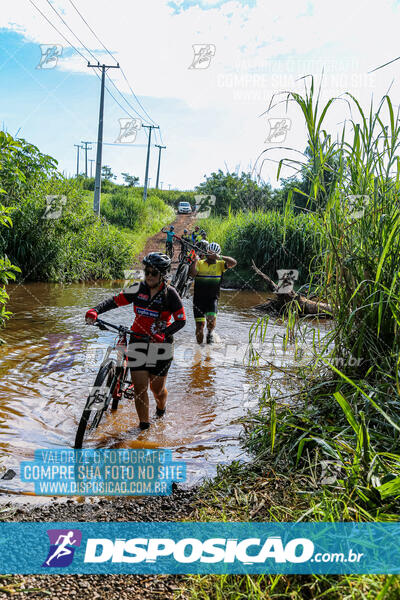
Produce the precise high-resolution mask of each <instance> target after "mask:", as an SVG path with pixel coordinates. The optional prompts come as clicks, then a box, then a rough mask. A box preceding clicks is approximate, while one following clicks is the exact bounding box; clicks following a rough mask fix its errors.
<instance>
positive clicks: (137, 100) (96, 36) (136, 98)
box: [47, 0, 155, 124]
mask: <svg viewBox="0 0 400 600" xmlns="http://www.w3.org/2000/svg"><path fill="white" fill-rule="evenodd" d="M47 1H49V0H47ZM69 2H70V3H71V4H72V6H73V7H74V9H75V10H76V12H77V13H78V15H79V16H80V17H81V19H82V21H83V22H84V23H85V25H86V26H87V27H88V28H89V30H90V31H91V32H92V33H93V35H94V37H95V38H96V40H97V41H98V42H99V43H100V44H101V45H102V46H103V48H104V50H105V51H106V52H107V53H108V54H109V55H110V56H111V58H112V59H113V60H115V62H117V59H116V58H115V57H114V56H113V55H112V53H111V52H110V51H109V50H108V48H107V47H106V46H105V45H104V44H103V42H102V41H101V39H100V38H99V36H98V35H97V34H96V33H95V31H94V30H93V28H92V27H91V26H90V25H89V23H88V22H87V21H86V19H85V18H84V16H83V15H82V13H81V12H80V11H79V10H78V9H77V7H76V6H75V4H74V3H73V2H72V0H69ZM120 71H121V73H122V76H123V78H124V79H125V81H126V83H127V85H128V87H129V90H130V92H131V94H132V96H133V97H134V98H135V100H136V102H137V103H138V104H139V106H140V108H141V109H142V110H143V112H144V114H145V115H146V116H147V117H148V119H149V120H150V121H151V122H152V123H154V124H155V121H154V120H153V119H152V118H151V117H150V115H149V113H148V112H147V111H146V109H145V108H144V106H143V104H142V103H141V102H140V100H139V98H138V97H137V96H136V94H135V92H134V91H133V89H132V86H131V84H130V83H129V81H128V78H127V76H126V75H125V71H124V70H123V68H122V67H120ZM110 81H111V79H110ZM115 87H116V86H115ZM117 89H118V88H117ZM118 91H119V90H118ZM119 93H121V92H119ZM121 95H122V94H121ZM125 101H126V102H127V100H125ZM130 106H131V105H130ZM131 108H132V110H133V111H134V112H136V111H135V109H134V108H133V107H132V106H131ZM136 114H138V115H139V113H137V112H136ZM139 117H140V118H142V116H141V115H139Z"/></svg>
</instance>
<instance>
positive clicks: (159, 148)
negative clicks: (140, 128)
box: [154, 144, 167, 190]
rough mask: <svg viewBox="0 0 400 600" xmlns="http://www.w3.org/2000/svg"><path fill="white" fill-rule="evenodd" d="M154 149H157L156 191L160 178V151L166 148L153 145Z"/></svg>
mask: <svg viewBox="0 0 400 600" xmlns="http://www.w3.org/2000/svg"><path fill="white" fill-rule="evenodd" d="M154 145H155V147H156V148H158V167H157V180H156V190H158V180H159V177H160V162H161V150H162V149H163V148H166V147H167V146H160V145H159V144H154Z"/></svg>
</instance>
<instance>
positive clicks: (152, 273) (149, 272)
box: [144, 269, 159, 277]
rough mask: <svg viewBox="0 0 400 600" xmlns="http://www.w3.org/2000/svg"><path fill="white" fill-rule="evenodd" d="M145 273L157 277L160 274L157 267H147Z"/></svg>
mask: <svg viewBox="0 0 400 600" xmlns="http://www.w3.org/2000/svg"><path fill="white" fill-rule="evenodd" d="M144 274H145V275H146V277H147V276H148V275H151V276H152V277H157V275H159V271H157V270H156V269H145V270H144Z"/></svg>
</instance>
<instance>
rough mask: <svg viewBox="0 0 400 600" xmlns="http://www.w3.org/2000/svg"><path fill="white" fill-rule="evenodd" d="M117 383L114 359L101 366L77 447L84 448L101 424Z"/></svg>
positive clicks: (77, 438)
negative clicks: (84, 444) (91, 434)
mask: <svg viewBox="0 0 400 600" xmlns="http://www.w3.org/2000/svg"><path fill="white" fill-rule="evenodd" d="M116 383H117V375H116V367H115V363H114V361H112V360H111V361H109V362H108V363H106V364H105V365H102V366H101V367H100V369H99V372H98V373H97V376H96V379H95V381H94V384H93V387H92V389H91V390H90V393H89V396H88V398H87V400H86V404H85V408H84V409H83V413H82V416H81V419H80V421H79V425H78V430H77V432H76V436H75V443H74V448H75V449H79V448H82V446H83V443H84V442H85V441H86V440H87V438H88V437H89V434H90V433H91V432H93V431H94V430H95V429H97V427H98V426H99V423H100V421H101V419H102V417H103V415H104V413H105V412H106V410H107V408H108V406H109V404H110V402H111V399H112V395H113V391H114V388H115V385H116Z"/></svg>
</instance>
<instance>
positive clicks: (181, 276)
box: [175, 265, 189, 297]
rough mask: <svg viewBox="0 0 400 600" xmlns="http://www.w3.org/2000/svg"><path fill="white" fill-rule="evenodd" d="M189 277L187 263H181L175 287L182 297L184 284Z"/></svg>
mask: <svg viewBox="0 0 400 600" xmlns="http://www.w3.org/2000/svg"><path fill="white" fill-rule="evenodd" d="M188 277H189V265H183V266H182V269H180V271H179V273H177V277H176V283H175V289H176V291H177V292H178V294H179V295H180V296H181V297H183V293H184V292H185V290H186V284H187V280H188Z"/></svg>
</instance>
